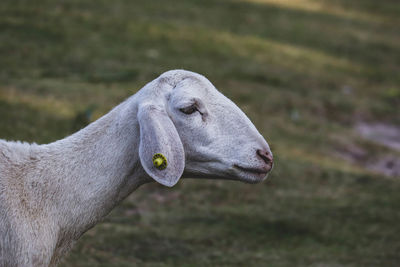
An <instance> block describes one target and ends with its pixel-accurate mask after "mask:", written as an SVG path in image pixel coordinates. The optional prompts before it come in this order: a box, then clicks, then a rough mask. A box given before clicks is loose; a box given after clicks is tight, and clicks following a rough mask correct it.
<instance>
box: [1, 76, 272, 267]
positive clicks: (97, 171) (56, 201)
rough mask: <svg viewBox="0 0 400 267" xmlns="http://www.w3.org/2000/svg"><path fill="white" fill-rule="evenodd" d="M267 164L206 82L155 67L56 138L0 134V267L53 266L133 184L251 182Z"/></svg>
mask: <svg viewBox="0 0 400 267" xmlns="http://www.w3.org/2000/svg"><path fill="white" fill-rule="evenodd" d="M153 157H155V158H154V159H153ZM272 165H273V157H272V153H271V150H270V148H269V145H268V143H267V142H266V141H265V139H264V138H263V137H262V136H261V134H260V133H259V132H258V131H257V129H256V128H255V126H254V125H253V124H252V123H251V121H250V120H249V119H248V118H247V117H246V115H245V114H244V113H243V112H242V111H241V110H240V109H239V108H238V107H237V106H236V105H235V104H234V103H233V102H232V101H230V100H229V99H228V98H226V97H225V96H224V95H223V94H221V93H220V92H219V91H217V89H216V88H215V87H214V86H213V85H212V83H211V82H210V81H208V80H207V79H206V78H205V77H204V76H202V75H200V74H197V73H194V72H190V71H185V70H172V71H168V72H165V73H164V74H162V75H161V76H159V77H158V78H157V79H155V80H153V81H152V82H150V83H148V84H147V85H145V86H144V87H143V88H142V89H141V90H139V91H138V92H137V93H136V94H134V95H133V96H131V97H129V98H128V99H127V100H125V101H124V102H122V103H121V104H119V105H118V106H116V107H115V108H114V109H112V110H111V111H110V112H109V113H107V114H106V115H104V116H103V117H101V118H100V119H98V120H96V121H95V122H93V123H91V124H89V125H88V126H87V127H85V128H83V129H81V130H80V131H78V132H76V133H74V134H72V135H71V136H68V137H66V138H65V139H62V140H58V141H56V142H53V143H50V144H44V145H37V144H27V143H21V142H9V141H5V140H1V139H0V265H1V266H55V265H57V263H58V262H59V260H60V259H61V258H62V256H64V255H65V254H66V253H67V252H68V251H69V250H70V249H71V247H72V246H73V245H74V243H75V242H76V241H77V240H78V239H79V237H80V236H82V234H84V233H85V232H86V231H87V230H89V229H90V228H92V227H93V226H94V225H95V224H96V223H98V222H99V221H101V220H102V219H103V218H104V217H105V216H106V215H107V214H108V213H109V212H110V211H111V210H112V209H113V208H114V207H115V206H116V205H117V204H118V203H120V202H121V201H122V200H123V199H124V198H126V197H127V196H128V195H129V194H130V193H131V192H133V191H134V190H135V189H137V188H138V187H139V186H140V185H142V184H145V183H148V182H151V181H156V182H158V183H160V184H162V185H165V186H168V187H171V186H173V185H175V184H176V183H177V182H178V180H179V179H180V178H181V177H184V178H185V177H192V178H215V179H234V180H239V181H243V182H247V183H257V182H260V181H262V180H264V179H265V178H266V177H267V174H268V173H269V172H270V170H271V168H272Z"/></svg>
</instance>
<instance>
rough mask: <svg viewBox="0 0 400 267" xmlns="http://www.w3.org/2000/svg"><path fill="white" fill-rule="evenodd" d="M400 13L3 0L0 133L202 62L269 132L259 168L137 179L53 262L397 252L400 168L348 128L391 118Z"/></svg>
mask: <svg viewBox="0 0 400 267" xmlns="http://www.w3.org/2000/svg"><path fill="white" fill-rule="evenodd" d="M399 25H400V3H399V1H397V0H384V1H375V0H354V1H346V0H293V1H291V0H247V1H246V0H215V1H211V0H202V1H200V0H170V1H162V0H155V1H144V0H135V1H128V0H115V1H104V0H98V1H94V0H70V1H54V0H40V1H23V0H16V1H11V0H2V1H1V2H0V114H1V115H0V138H3V139H8V140H25V141H29V142H37V143H47V142H51V141H54V140H57V139H60V138H63V137H65V136H66V135H69V134H71V133H72V132H74V131H75V130H77V129H79V128H81V127H83V126H85V125H86V124H87V123H89V122H90V121H93V120H95V119H96V118H98V117H100V116H101V115H103V114H105V113H106V112H107V111H108V110H109V109H110V108H112V107H113V106H115V105H117V104H118V103H120V102H121V101H123V100H124V99H125V98H127V97H128V96H130V95H132V94H134V93H135V92H136V91H137V90H139V89H140V88H141V87H142V86H143V85H144V84H145V83H147V82H149V81H151V80H152V79H154V78H156V77H157V76H158V75H159V74H161V73H162V72H164V71H166V70H169V69H176V68H184V69H188V70H192V71H195V72H199V73H202V74H203V75H205V76H206V77H208V78H209V79H210V80H211V81H212V82H213V83H214V84H215V85H216V87H217V88H218V89H219V90H220V91H222V92H223V93H224V94H225V95H227V96H228V97H229V98H231V99H232V100H233V101H234V102H236V103H237V104H238V105H239V106H240V107H241V108H242V109H243V110H244V111H245V112H246V114H248V116H249V117H250V118H251V119H252V121H253V122H254V123H255V125H256V126H257V128H258V129H259V130H260V132H261V133H262V134H263V135H264V136H265V137H266V139H267V141H268V142H269V144H270V145H271V148H272V151H273V152H274V155H275V163H276V164H275V167H274V170H273V172H272V174H271V175H270V177H269V178H268V180H267V181H266V182H264V183H262V184H258V185H246V184H243V183H238V182H230V181H207V180H202V181H200V180H185V181H182V182H180V183H179V184H178V185H177V186H175V187H174V188H172V189H167V188H164V187H161V186H159V185H156V184H149V185H145V186H143V187H141V188H139V189H138V190H137V191H135V192H134V193H133V194H132V195H131V196H130V197H129V198H128V199H126V200H125V201H124V202H123V204H122V205H120V206H118V207H117V208H116V209H115V210H114V211H113V212H112V214H111V215H110V216H108V217H107V218H106V220H105V221H104V222H102V223H101V224H99V225H97V226H96V227H95V228H93V229H92V230H90V231H89V232H88V233H87V234H86V235H84V236H83V238H82V239H81V240H80V241H79V242H78V244H77V246H76V247H75V248H74V249H73V251H72V253H71V254H70V255H69V256H68V257H67V258H66V260H65V261H64V262H63V264H62V266H65V267H67V266H399V265H400V223H399V221H400V194H399V192H400V180H399V179H397V178H398V177H397V178H396V177H393V176H387V175H383V174H380V173H379V172H377V171H371V168H369V165H370V164H374V163H375V162H377V160H379V158H380V157H381V156H382V157H384V156H385V155H388V154H390V155H392V156H393V155H394V156H399V152H398V151H395V150H393V149H391V148H390V147H387V146H383V145H382V144H379V143H377V142H374V141H373V140H366V139H362V138H361V137H360V134H359V133H358V132H357V131H356V130H355V125H357V124H358V123H360V122H371V123H374V122H380V123H385V124H387V125H394V126H395V125H399V123H400V115H399V107H400V75H399V70H400V45H399V44H400V31H399ZM360 151H361V152H360ZM360 154H361V156H360ZM357 157H358V158H357ZM359 157H361V159H360V158H359ZM349 159H350V160H349Z"/></svg>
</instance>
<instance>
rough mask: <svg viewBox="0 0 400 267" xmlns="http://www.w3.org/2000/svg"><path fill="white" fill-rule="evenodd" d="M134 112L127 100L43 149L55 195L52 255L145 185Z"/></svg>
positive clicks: (59, 251) (62, 251) (135, 111)
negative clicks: (54, 238) (54, 227)
mask: <svg viewBox="0 0 400 267" xmlns="http://www.w3.org/2000/svg"><path fill="white" fill-rule="evenodd" d="M136 113H137V105H136V104H135V101H134V98H130V99H128V100H127V101H125V102H123V103H122V104H120V105H119V106H117V107H116V108H114V109H113V110H112V111H111V112H109V113H108V114H106V115H105V116H103V117H102V118H100V119H99V120H97V121H95V122H94V123H92V124H90V125H89V126H87V127H86V128H84V129H82V130H81V131H79V132H77V133H75V134H73V135H71V136H70V137H67V138H65V139H63V140H60V141H57V142H55V143H52V144H49V145H46V146H44V147H45V148H46V150H47V153H48V154H49V156H50V157H48V159H49V162H48V163H49V164H50V166H52V167H51V170H52V172H53V173H52V175H50V176H49V177H52V178H53V179H54V180H53V181H52V182H51V183H50V184H53V185H54V186H53V188H52V190H51V191H52V193H51V194H54V195H55V196H57V198H56V199H55V201H53V203H54V204H55V205H52V206H50V211H49V213H50V216H52V217H56V218H58V219H59V220H58V222H57V223H58V227H59V229H58V238H57V239H58V241H57V245H56V249H55V251H56V252H55V254H64V250H65V248H66V247H70V246H71V245H72V243H73V242H74V241H75V240H76V239H78V238H79V237H80V236H81V235H82V234H83V233H84V232H86V231H87V230H88V229H90V228H91V227H93V226H94V225H95V224H96V223H97V222H99V221H100V220H101V219H102V218H104V217H105V216H106V215H107V214H108V213H109V212H110V211H111V210H112V208H113V207H115V206H116V205H117V204H118V203H119V202H120V201H121V200H123V199H124V198H125V197H126V196H127V195H129V194H130V193H131V192H132V191H133V190H135V189H136V188H137V187H139V186H140V185H141V184H143V183H145V182H148V181H149V178H148V176H146V174H145V172H144V171H143V169H142V167H141V165H140V159H139V156H138V147H139V125H138V122H137V119H136ZM53 198H54V197H53ZM50 199H52V198H50ZM53 258H54V257H53ZM56 258H59V257H58V256H56Z"/></svg>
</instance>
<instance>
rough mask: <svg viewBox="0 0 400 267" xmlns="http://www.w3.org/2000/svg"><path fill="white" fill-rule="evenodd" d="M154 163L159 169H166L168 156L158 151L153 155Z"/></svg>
mask: <svg viewBox="0 0 400 267" xmlns="http://www.w3.org/2000/svg"><path fill="white" fill-rule="evenodd" d="M153 164H154V167H156V168H157V169H159V170H164V169H165V168H167V165H168V164H167V158H166V157H165V156H164V155H163V154H161V153H156V154H154V156H153Z"/></svg>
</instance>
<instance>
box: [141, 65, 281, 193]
mask: <svg viewBox="0 0 400 267" xmlns="http://www.w3.org/2000/svg"><path fill="white" fill-rule="evenodd" d="M138 94H139V97H138V99H139V101H138V102H139V104H138V106H139V110H138V121H139V125H140V146H139V156H140V161H141V164H142V166H143V168H144V169H145V171H146V172H147V174H148V175H149V176H151V177H152V178H153V179H155V180H156V181H157V182H159V183H161V184H164V185H166V186H173V185H175V184H176V183H177V182H178V180H179V178H180V177H181V176H183V177H194V178H216V179H231V180H239V181H243V182H247V183H257V182H260V181H262V180H264V179H265V178H266V177H267V174H268V173H269V171H270V170H271V169H272V165H273V158H272V153H271V150H270V148H269V145H268V143H267V142H266V141H265V139H264V138H263V137H262V136H261V134H260V133H259V132H258V131H257V129H256V128H255V126H254V125H253V123H252V122H251V121H250V120H249V118H248V117H247V116H246V115H245V114H244V113H243V112H242V111H241V110H240V109H239V108H238V107H237V106H236V105H235V104H234V103H233V102H232V101H231V100H229V99H228V98H227V97H225V96H224V95H223V94H221V93H220V92H219V91H218V90H217V89H216V88H215V87H214V86H213V85H212V84H211V82H210V81H208V80H207V79H206V78H205V77H204V76H202V75H200V74H197V73H193V72H189V71H184V70H173V71H168V72H166V73H164V74H162V75H161V76H160V77H158V78H157V79H156V80H154V81H153V82H151V83H149V84H147V85H146V86H145V87H144V88H143V89H142V90H140V91H139V93H138ZM157 153H159V154H161V155H163V156H164V155H165V156H164V157H165V158H166V160H167V163H168V164H167V165H166V167H165V168H157V166H155V165H154V164H153V161H152V158H153V156H154V155H155V154H157ZM160 163H161V161H160Z"/></svg>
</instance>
